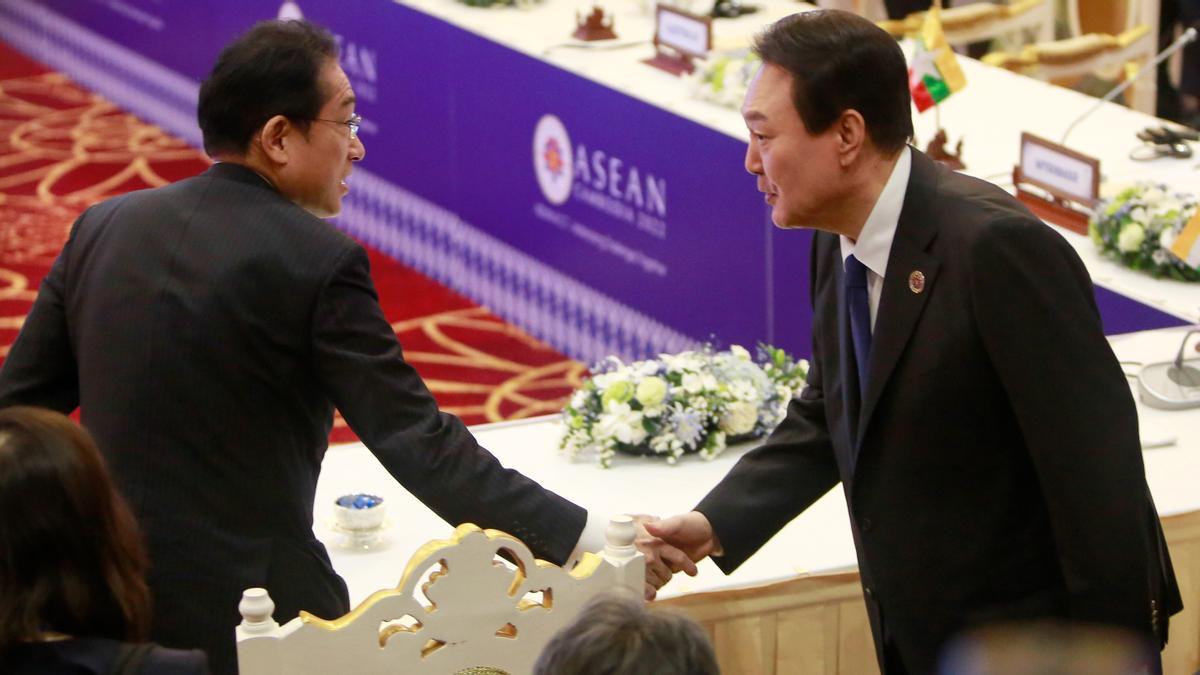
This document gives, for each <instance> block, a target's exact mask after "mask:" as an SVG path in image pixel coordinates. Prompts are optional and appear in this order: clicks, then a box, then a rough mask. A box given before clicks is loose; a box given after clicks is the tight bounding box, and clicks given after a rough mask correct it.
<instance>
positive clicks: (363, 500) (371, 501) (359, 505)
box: [337, 492, 383, 509]
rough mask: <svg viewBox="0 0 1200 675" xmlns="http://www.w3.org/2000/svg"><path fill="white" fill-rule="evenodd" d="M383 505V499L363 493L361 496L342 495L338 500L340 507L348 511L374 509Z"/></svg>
mask: <svg viewBox="0 0 1200 675" xmlns="http://www.w3.org/2000/svg"><path fill="white" fill-rule="evenodd" d="M382 503H383V498H382V497H376V496H375V495H368V494H362V493H361V492H360V493H359V494H355V495H342V496H341V497H338V500H337V505H338V506H342V507H345V508H348V509H369V508H372V507H375V506H379V505H380V504H382Z"/></svg>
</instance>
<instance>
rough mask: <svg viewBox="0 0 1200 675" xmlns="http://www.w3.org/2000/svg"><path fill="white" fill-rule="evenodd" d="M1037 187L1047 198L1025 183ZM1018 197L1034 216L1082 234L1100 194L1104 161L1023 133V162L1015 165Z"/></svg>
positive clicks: (1015, 183)
mask: <svg viewBox="0 0 1200 675" xmlns="http://www.w3.org/2000/svg"><path fill="white" fill-rule="evenodd" d="M1026 185H1028V186H1033V187H1035V188H1038V189H1039V190H1041V191H1044V192H1045V193H1047V194H1048V195H1049V197H1046V196H1044V195H1041V194H1039V193H1037V192H1032V191H1030V190H1028V189H1026V188H1025V187H1023V186H1026ZM1013 186H1014V187H1015V188H1016V189H1017V199H1019V200H1021V202H1022V203H1024V204H1025V205H1026V206H1028V207H1029V210H1030V211H1033V213H1034V215H1036V216H1037V217H1039V218H1041V219H1042V220H1045V221H1047V222H1050V223H1054V224H1055V225H1061V226H1063V227H1065V228H1067V229H1069V230H1073V231H1075V232H1078V233H1079V234H1087V226H1088V219H1089V218H1090V217H1091V211H1092V209H1093V208H1095V206H1096V203H1097V202H1098V201H1099V196H1100V160H1098V159H1096V158H1094V157H1088V156H1087V155H1084V154H1081V153H1078V152H1075V151H1074V150H1071V149H1069V148H1066V147H1063V146H1061V145H1059V144H1057V143H1054V142H1051V141H1048V140H1046V139H1044V138H1039V137H1037V136H1034V135H1033V134H1030V133H1023V134H1021V161H1020V164H1018V165H1017V166H1015V167H1013Z"/></svg>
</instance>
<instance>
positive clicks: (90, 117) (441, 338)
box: [0, 44, 584, 442]
mask: <svg viewBox="0 0 1200 675" xmlns="http://www.w3.org/2000/svg"><path fill="white" fill-rule="evenodd" d="M207 166H208V159H207V157H206V156H205V155H204V153H202V152H200V151H199V150H196V149H194V148H191V147H189V146H188V145H187V144H186V143H184V142H183V141H181V140H179V139H177V138H174V137H172V136H170V135H169V134H167V133H166V132H164V131H162V130H161V129H159V128H158V127H155V126H152V125H149V124H146V123H145V122H142V121H141V120H139V119H137V118H136V117H134V116H133V115H131V114H129V113H127V112H124V111H122V110H120V109H119V108H117V107H116V106H114V105H113V104H112V103H109V102H108V101H106V100H104V99H103V98H101V97H99V96H96V95H94V94H91V93H89V92H87V91H86V90H84V89H82V88H80V87H79V86H77V85H76V84H74V83H73V82H71V81H70V80H69V79H67V77H66V76H64V75H62V74H61V73H56V72H53V71H51V70H49V69H47V68H46V67H44V66H42V65H40V64H38V63H35V62H33V61H30V60H29V59H27V58H25V57H24V56H22V55H20V54H18V53H16V52H14V51H12V50H10V49H9V48H8V47H6V46H4V45H3V44H0V363H2V362H3V359H4V357H5V356H6V355H7V354H8V350H9V348H10V347H11V345H12V343H13V341H14V340H15V339H16V336H17V332H18V331H19V330H20V328H21V323H22V322H23V321H24V319H25V315H26V314H27V313H28V311H29V308H30V306H31V305H32V303H33V300H34V298H35V296H36V293H37V285H38V284H39V283H40V282H41V279H42V277H43V276H44V275H45V274H46V272H47V271H48V270H49V268H50V265H51V263H53V262H54V258H55V256H56V255H57V254H58V251H59V249H60V248H61V247H62V245H63V243H64V242H65V241H66V238H67V234H68V233H69V231H70V227H71V223H72V222H73V221H74V219H75V218H76V217H77V216H78V215H79V213H80V212H81V211H83V210H84V209H85V208H87V207H88V206H89V205H91V204H94V203H95V202H98V201H100V200H102V199H105V198H107V197H110V196H112V195H116V194H121V193H123V192H127V191H130V190H137V189H141V188H145V187H153V186H157V185H163V184H166V183H169V182H172V181H175V180H179V179H180V178H184V177H187V176H191V175H195V174H197V173H200V172H201V171H203V170H204V169H205V168H206V167H207ZM371 266H372V274H373V276H374V278H375V284H376V286H377V288H378V290H379V296H380V301H381V303H382V305H383V308H384V312H385V314H386V315H387V317H388V319H389V320H390V321H391V322H392V325H393V327H394V328H395V330H396V334H397V336H399V338H400V342H401V344H403V345H404V350H405V356H406V357H407V358H408V360H409V361H410V362H411V363H412V364H413V365H414V366H415V367H416V368H417V371H418V372H420V373H421V376H422V377H424V378H425V381H426V383H428V384H429V387H430V389H431V390H432V391H433V393H434V395H435V396H436V397H437V400H438V403H439V404H440V405H441V407H442V409H443V410H446V411H448V412H452V413H454V414H456V415H458V416H459V417H461V418H462V419H463V420H464V421H465V422H467V423H468V424H478V423H482V422H494V421H500V420H506V419H516V418H521V417H528V416H531V415H539V414H545V413H549V412H556V411H557V410H559V409H560V408H561V407H562V404H563V400H564V398H565V397H566V396H567V395H569V394H570V392H571V390H572V389H573V388H574V387H575V386H577V385H578V384H579V381H580V378H581V377H582V375H583V374H584V367H583V365H582V364H580V363H578V362H575V361H572V360H570V359H568V358H566V357H565V356H563V355H561V354H559V353H558V352H556V351H554V350H553V349H551V348H550V347H548V346H547V345H545V344H543V343H541V342H539V341H537V340H535V339H533V338H532V337H530V336H529V335H527V334H525V333H523V332H522V331H520V330H519V329H517V328H515V327H514V326H511V325H509V324H507V323H505V322H504V321H503V320H502V319H500V318H498V317H496V316H495V315H493V314H492V313H490V312H489V311H487V310H486V309H484V308H482V307H480V306H478V305H476V304H474V303H473V302H471V301H470V300H468V299H467V298H465V297H463V296H461V295H458V294H457V293H454V292H452V291H450V290H449V289H447V288H445V287H443V286H441V285H439V284H438V283H437V282H435V281H433V280H431V279H429V278H427V277H425V276H423V275H421V274H418V273H417V272H415V271H413V270H410V269H408V268H407V267H404V266H403V265H400V264H399V263H397V262H395V261H393V260H391V259H390V258H387V257H386V256H384V255H381V254H379V253H377V252H374V251H371ZM335 423H336V426H335V428H334V431H333V434H332V436H331V440H332V441H333V442H342V441H348V440H353V439H354V435H353V433H352V432H350V430H349V429H347V428H346V426H345V424H344V423H343V422H342V420H341V418H340V417H338V418H337V420H335Z"/></svg>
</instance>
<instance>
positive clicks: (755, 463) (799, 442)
mask: <svg viewBox="0 0 1200 675" xmlns="http://www.w3.org/2000/svg"><path fill="white" fill-rule="evenodd" d="M814 363H815V362H814ZM820 380H821V376H820V372H819V371H818V370H817V368H816V366H815V365H814V366H812V367H811V369H810V371H809V375H808V384H807V385H806V386H805V387H804V390H803V391H802V392H801V394H800V396H799V397H797V398H796V399H794V400H793V401H792V403H791V405H789V406H788V414H787V417H786V418H785V419H784V420H783V422H781V423H780V425H779V426H778V427H777V428H776V429H775V432H774V433H772V434H771V436H770V437H769V438H768V439H767V442H766V443H764V444H763V445H762V446H760V447H758V448H755V449H754V450H752V451H750V452H749V453H747V454H746V455H745V456H744V457H742V459H741V460H740V461H738V463H737V464H736V465H735V466H734V467H733V469H732V470H731V471H730V472H729V474H728V475H726V476H725V478H724V479H722V480H721V482H720V483H718V484H717V486H716V487H714V488H713V489H712V491H710V492H709V493H708V495H706V496H705V497H704V499H702V500H701V501H700V503H699V504H698V505H697V506H696V510H697V511H699V512H701V513H703V514H704V515H705V517H707V518H708V521H709V523H711V524H712V527H713V531H714V532H715V533H716V535H717V538H718V539H719V540H720V542H721V547H722V548H723V549H724V554H723V555H721V556H717V557H714V558H713V562H715V563H716V564H717V567H720V568H721V571H723V572H725V573H726V574H729V573H730V572H732V571H734V570H735V569H737V568H738V567H739V566H740V565H741V564H742V563H743V562H745V561H746V559H747V558H749V557H750V556H751V555H752V554H753V553H754V552H755V551H757V550H758V549H759V548H761V547H762V545H763V544H765V543H767V540H769V539H770V538H771V537H773V536H774V535H775V533H776V532H778V531H779V530H781V529H782V528H783V526H785V525H787V524H788V523H789V522H790V521H791V520H792V519H793V518H795V517H796V516H797V515H799V514H800V513H801V512H802V511H804V509H806V508H808V507H809V506H810V505H811V504H812V503H813V502H815V501H817V500H818V499H820V498H821V496H822V495H824V494H825V493H826V492H828V491H829V490H830V489H831V488H832V487H833V486H834V485H836V484H837V482H838V480H839V479H838V472H837V463H836V461H835V460H834V455H833V448H832V446H831V445H830V441H829V433H828V432H827V431H826V428H825V402H824V400H823V398H822V393H821V384H820Z"/></svg>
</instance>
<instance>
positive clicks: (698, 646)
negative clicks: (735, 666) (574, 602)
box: [533, 591, 721, 675]
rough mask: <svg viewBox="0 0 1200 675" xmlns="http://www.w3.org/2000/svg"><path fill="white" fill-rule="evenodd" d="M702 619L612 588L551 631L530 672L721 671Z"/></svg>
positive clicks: (690, 674)
mask: <svg viewBox="0 0 1200 675" xmlns="http://www.w3.org/2000/svg"><path fill="white" fill-rule="evenodd" d="M720 672H721V671H720V669H719V668H718V667H717V658H716V655H715V654H714V653H713V648H712V644H711V643H710V642H709V641H708V636H707V635H706V634H705V633H704V629H703V628H701V627H700V624H698V623H696V622H695V621H693V620H691V619H689V618H688V617H686V616H684V615H682V614H677V613H675V612H671V611H666V610H661V609H655V608H653V607H647V606H646V605H645V603H644V602H643V601H642V598H641V596H640V595H638V594H636V593H631V592H621V591H610V592H608V593H604V594H601V595H599V596H597V597H595V598H593V599H592V601H591V602H589V603H588V604H587V605H585V606H584V608H583V609H582V610H580V612H579V616H578V617H576V618H575V620H574V621H573V622H571V623H570V624H568V625H567V626H566V627H564V628H563V629H561V630H560V631H559V632H558V633H555V635H554V637H552V638H551V639H550V642H549V643H547V644H546V647H545V648H544V649H543V650H542V653H541V655H540V656H539V657H538V660H537V664H536V665H534V668H533V675H719V673H720Z"/></svg>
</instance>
